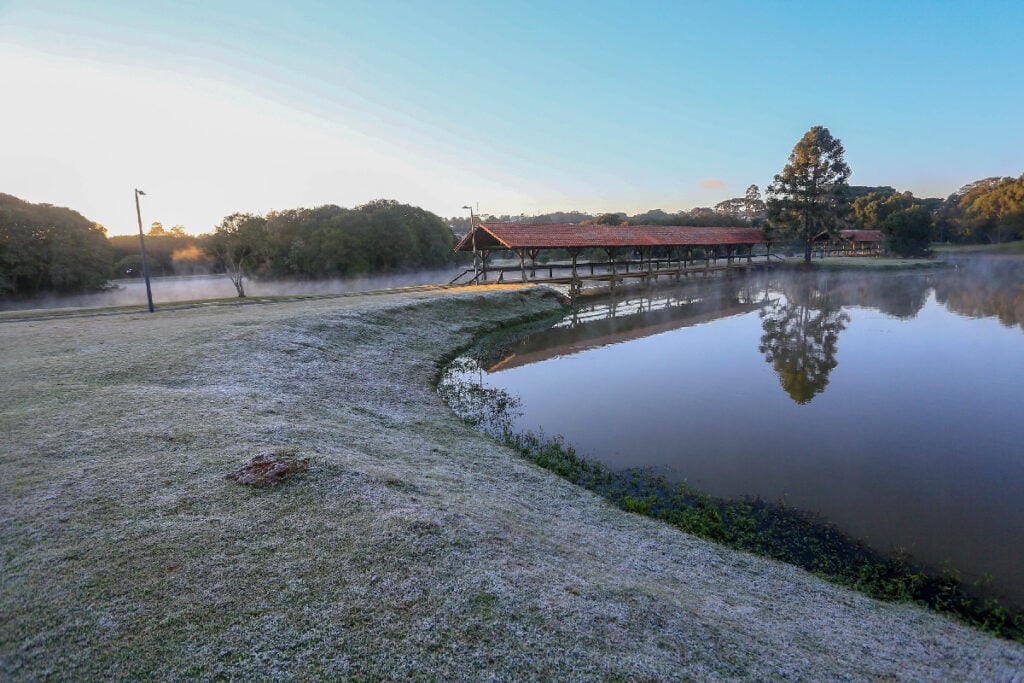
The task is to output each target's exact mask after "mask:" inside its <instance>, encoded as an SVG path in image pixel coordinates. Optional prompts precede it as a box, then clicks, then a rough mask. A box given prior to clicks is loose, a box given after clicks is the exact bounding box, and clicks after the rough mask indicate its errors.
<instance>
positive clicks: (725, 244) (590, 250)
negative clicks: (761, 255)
mask: <svg viewBox="0 0 1024 683" xmlns="http://www.w3.org/2000/svg"><path fill="white" fill-rule="evenodd" d="M761 244H763V245H765V247H766V249H765V255H766V258H767V257H768V256H769V254H770V246H771V245H770V243H769V242H768V241H767V240H766V239H765V238H764V235H763V234H762V233H761V231H760V230H758V229H757V228H746V227H730V228H701V227H693V226H680V225H583V224H577V223H481V224H479V225H477V226H475V227H474V228H473V229H472V230H471V231H470V232H469V233H468V234H467V235H466V236H465V237H463V238H462V239H461V240H460V241H459V243H458V244H457V245H456V247H455V250H456V251H468V252H472V253H473V268H472V270H467V271H465V272H464V273H463V274H462V275H460V276H459V277H457V278H455V280H453V282H455V281H458V280H459V279H461V278H462V277H463V276H465V275H467V274H468V273H470V272H472V273H473V277H472V279H470V280H469V282H470V283H476V284H479V283H482V282H485V281H487V280H488V279H489V277H491V276H495V277H496V279H497V281H498V282H502V281H505V280H506V278H510V279H515V280H518V281H520V282H527V281H544V282H557V283H563V284H569V285H570V287H571V288H573V289H578V288H579V287H580V286H581V285H582V281H583V280H584V279H588V280H604V281H607V282H608V283H609V284H611V285H612V286H615V284H616V283H617V282H620V281H621V280H622V279H623V278H625V277H638V278H656V277H657V276H658V275H675V276H676V277H679V276H680V275H682V274H685V273H687V272H692V271H704V272H708V271H711V270H717V269H724V268H731V267H736V266H738V265H740V264H739V261H738V260H739V259H741V258H744V257H745V258H746V265H747V266H750V265H753V249H754V247H755V246H756V245H761ZM496 252H506V253H508V254H510V255H511V256H513V257H518V260H519V264H518V265H511V266H510V265H493V264H492V263H491V258H492V256H493V255H494V254H495V253H496ZM542 252H549V253H548V256H549V260H547V262H545V263H543V264H542V265H540V266H538V265H537V259H538V257H539V256H540V255H541V254H542ZM698 253H699V258H700V260H703V265H702V266H701V265H699V264H698V261H697V260H695V255H697V254H698ZM594 256H598V257H599V258H598V259H596V260H595V259H594V258H592V257H594ZM581 257H582V258H583V261H582V262H581V261H580V259H581ZM602 257H603V258H602ZM723 257H724V259H725V264H724V265H719V263H718V260H719V258H723ZM527 260H529V265H527ZM712 264H714V265H712ZM631 269H632V270H631ZM538 271H540V272H541V273H543V272H544V271H547V276H546V277H544V276H543V275H542V276H541V277H538V276H537V273H538ZM516 276H518V277H516Z"/></svg>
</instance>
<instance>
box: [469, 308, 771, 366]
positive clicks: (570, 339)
mask: <svg viewBox="0 0 1024 683" xmlns="http://www.w3.org/2000/svg"><path fill="white" fill-rule="evenodd" d="M765 303H766V302H764V301H762V302H756V303H740V302H736V301H733V302H730V303H728V304H726V305H723V304H722V302H721V301H718V300H715V301H697V302H694V303H690V304H684V305H681V306H678V307H672V308H662V309H659V310H656V311H649V312H645V313H634V314H631V315H626V316H622V317H608V318H604V319H602V320H597V321H593V322H586V323H583V324H582V325H577V326H573V327H553V328H549V329H547V330H544V331H543V332H539V333H537V334H533V335H530V336H529V337H528V338H527V339H526V340H524V341H523V342H521V343H520V344H518V345H517V346H516V348H517V349H518V350H517V351H516V352H514V353H511V354H510V355H508V356H506V357H505V358H503V359H501V360H500V361H498V362H497V363H495V364H494V365H492V366H491V367H489V368H487V372H489V373H491V372H501V371H502V370H510V369H512V368H517V367H519V366H521V365H529V364H530V363H539V362H540V361H544V360H548V359H551V358H555V357H557V356H570V355H572V354H574V353H580V352H582V351H587V350H589V349H596V348H599V347H601V346H608V345H610V344H618V343H621V342H625V341H629V340H631V339H642V338H644V337H650V336H652V335H655V334H661V333H662V332H669V331H671V330H677V329H680V328H683V327H690V326H692V325H699V324H701V323H706V322H710V321H712V320H720V319H722V318H729V317H732V316H734V315H742V314H744V313H749V312H751V311H756V310H757V309H759V308H761V307H762V306H764V305H765Z"/></svg>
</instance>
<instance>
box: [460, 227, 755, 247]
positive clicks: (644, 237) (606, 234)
mask: <svg viewBox="0 0 1024 683" xmlns="http://www.w3.org/2000/svg"><path fill="white" fill-rule="evenodd" d="M474 233H475V235H474ZM474 238H475V243H476V248H477V249H558V248H590V247H683V246H714V245H730V244H765V243H766V242H767V240H766V239H765V238H764V235H763V234H762V232H761V231H760V230H759V229H757V228H739V227H731V228H699V227H694V226H684V225H583V224H579V223H481V224H480V225H478V226H477V227H476V228H474V229H473V230H472V231H471V232H470V233H469V234H467V235H466V236H465V237H463V238H462V239H461V240H460V241H459V243H458V245H456V247H455V250H456V251H472V250H473V244H474Z"/></svg>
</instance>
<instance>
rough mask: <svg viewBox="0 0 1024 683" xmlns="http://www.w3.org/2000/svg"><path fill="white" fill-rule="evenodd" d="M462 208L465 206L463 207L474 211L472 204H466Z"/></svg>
mask: <svg viewBox="0 0 1024 683" xmlns="http://www.w3.org/2000/svg"><path fill="white" fill-rule="evenodd" d="M462 208H463V209H469V210H470V211H472V210H473V207H472V206H464V207H462Z"/></svg>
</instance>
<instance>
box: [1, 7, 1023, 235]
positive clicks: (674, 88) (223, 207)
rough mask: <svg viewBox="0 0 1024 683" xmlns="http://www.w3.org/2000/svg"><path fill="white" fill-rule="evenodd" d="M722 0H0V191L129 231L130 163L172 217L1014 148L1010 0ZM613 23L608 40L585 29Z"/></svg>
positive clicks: (911, 164) (155, 206)
mask: <svg viewBox="0 0 1024 683" xmlns="http://www.w3.org/2000/svg"><path fill="white" fill-rule="evenodd" d="M154 7H155V8H156V9H154ZM741 7H742V10H743V11H739V12H738V11H736V8H731V9H730V8H728V7H726V8H724V9H723V8H712V7H709V6H703V5H695V6H689V7H665V6H662V5H660V4H656V3H646V2H640V3H638V4H636V6H635V7H633V6H631V8H630V9H629V10H628V11H627V10H626V9H625V8H622V7H619V6H617V5H616V4H615V3H602V2H597V3H584V4H580V5H578V6H577V3H574V2H569V3H567V4H565V5H552V6H549V7H543V6H540V7H533V8H520V9H518V10H515V11H513V10H511V9H509V8H507V7H504V6H502V5H495V4H490V3H483V4H482V5H480V4H467V3H461V2H451V3H438V4H437V5H434V6H432V7H430V8H429V9H427V8H423V7H420V6H406V5H403V6H400V7H391V6H390V5H387V4H385V5H383V6H380V5H379V4H378V3H370V2H366V3H364V2H361V1H360V0H351V1H350V2H346V3H345V4H344V5H343V6H336V7H335V6H332V7H328V6H322V5H317V4H310V3H303V2H299V3H298V5H297V6H296V7H278V6H263V5H256V6H252V7H250V6H249V5H247V4H243V3H233V2H222V3H213V4H211V5H203V6H195V7H193V6H190V5H177V4H175V3H163V2H158V3H157V4H156V5H153V6H141V5H132V6H130V7H124V6H121V5H120V4H118V3H111V2H107V1H104V0H99V1H98V2H96V3H91V4H90V5H88V6H85V5H76V4H74V3H68V2H66V0H39V1H38V2H33V3H29V2H25V1H23V0H14V1H13V2H8V3H5V4H3V5H0V65H2V68H0V92H3V93H5V95H6V96H7V97H5V100H6V101H7V102H9V103H13V106H6V107H4V108H3V109H0V192H5V193H9V194H13V195H15V196H18V197H20V198H22V199H25V200H28V201H32V202H45V203H50V204H55V205H58V206H68V207H70V208H72V209H75V210H77V211H79V212H80V213H82V214H83V215H85V216H86V217H88V218H89V219H91V220H94V221H96V222H98V223H100V224H102V225H104V226H105V227H106V228H107V230H108V234H112V235H113V234H127V233H131V232H134V231H136V230H137V225H136V222H135V213H134V202H133V201H132V189H133V188H135V187H138V188H140V189H144V190H145V191H146V192H147V197H146V198H145V199H144V204H143V221H144V226H148V225H149V224H150V223H151V222H153V221H159V222H161V223H162V224H163V225H164V226H165V227H168V228H169V227H171V226H173V225H182V226H184V228H185V229H186V230H187V231H188V232H190V233H192V234H197V233H202V232H207V231H209V230H211V229H212V228H213V227H214V226H215V225H216V224H217V223H219V222H220V220H221V219H222V218H223V217H224V216H226V215H228V214H231V213H235V212H253V213H266V212H267V211H270V210H274V209H277V210H283V209H291V208H297V207H311V206H317V205H323V204H338V205H341V206H349V207H351V206H357V205H360V204H364V203H366V202H368V201H372V200H374V199H380V198H387V199H395V200H398V201H400V202H403V203H407V204H412V205H417V206H422V207H423V208H425V209H428V210H430V211H433V212H434V213H437V214H438V215H441V216H446V217H447V216H461V215H462V214H463V213H464V212H463V211H462V210H461V207H462V206H463V205H465V204H467V203H472V204H473V205H474V206H476V205H477V204H479V206H480V210H481V211H483V212H484V213H489V214H494V215H500V214H506V213H507V214H512V215H518V214H521V213H525V214H534V213H542V212H549V211H569V210H580V211H587V212H590V213H595V214H597V213H603V212H611V211H624V212H627V213H638V212H642V211H646V210H650V209H663V210H666V211H677V210H681V209H689V208H693V207H696V206H713V205H714V204H716V203H717V202H719V201H722V200H724V199H727V198H730V197H738V196H742V195H743V193H744V191H745V189H746V187H747V186H748V185H750V184H757V185H758V186H759V187H760V188H761V189H762V191H763V190H764V189H765V187H766V185H767V184H768V183H770V182H771V179H772V176H773V175H774V174H775V173H778V172H779V171H780V170H781V169H782V166H783V165H785V163H786V160H787V158H788V155H789V152H790V151H791V150H792V147H793V145H794V144H795V143H796V141H797V140H798V139H799V137H800V136H801V135H802V134H803V132H804V131H806V130H807V129H808V128H809V127H810V126H811V125H817V124H821V125H825V126H828V127H829V128H830V130H831V131H832V132H833V134H834V135H836V136H837V137H839V138H840V139H841V140H843V143H844V145H845V146H846V150H847V160H848V161H849V162H850V165H851V167H852V168H853V176H852V178H851V183H854V184H863V185H892V186H894V187H896V189H897V190H900V191H903V190H910V191H912V192H914V193H915V194H916V195H918V196H942V197H944V196H947V195H948V194H949V193H950V192H952V191H954V190H955V189H957V188H958V187H960V186H961V185H963V184H964V183H968V182H971V181H974V180H977V179H979V178H982V177H987V176H993V175H1014V176H1016V175H1020V173H1021V172H1022V171H1024V155H1022V154H1021V152H1022V150H1024V134H1022V133H1021V127H1020V126H1019V125H1018V124H1017V112H1019V110H1020V109H1021V108H1024V95H1022V93H1021V92H1020V89H1012V88H1011V89H1007V88H1005V82H1004V81H1005V79H1009V78H1012V75H1013V73H1014V69H1016V71H1018V72H1019V70H1020V67H1019V66H1014V64H1018V65H1019V64H1020V63H1024V48H1022V47H1021V43H1020V41H1016V42H1012V41H1010V38H1011V37H1012V34H1013V29H1012V26H1013V24H1014V22H1013V20H1012V16H1011V15H1012V14H1013V13H1017V14H1020V15H1022V18H1024V11H1022V10H1021V9H1020V7H1019V6H1015V5H1013V4H1007V5H1006V6H1005V7H986V8H971V7H969V6H967V5H965V6H963V7H959V6H953V7H952V8H946V9H945V10H944V12H939V11H938V10H936V9H935V8H933V7H932V6H931V5H928V4H920V5H919V4H914V3H910V4H909V5H907V6H904V7H900V8H898V9H893V10H892V11H891V12H890V15H889V16H888V20H887V23H882V24H878V25H876V24H874V23H872V22H871V21H870V20H869V18H867V17H864V16H862V15H863V14H869V13H863V12H860V11H858V12H853V11H852V10H844V9H836V8H832V9H831V10H829V11H830V12H831V13H833V15H835V16H833V17H831V18H830V17H829V16H827V14H828V13H827V12H825V11H824V10H822V12H821V13H820V16H818V15H815V17H814V18H809V15H807V14H806V13H801V12H800V11H799V10H798V9H791V10H788V11H786V10H781V9H777V10H775V11H773V12H768V13H766V11H765V10H763V9H760V8H759V6H757V5H748V6H742V5H741ZM844 12H845V13H846V14H845V15H843V16H840V15H842V14H843V13H844ZM971 13H973V14H975V15H977V17H978V21H977V22H976V23H975V25H971V24H966V23H964V21H963V17H964V16H965V15H969V14H971ZM500 17H504V20H503V21H502V22H499V18H500ZM456 18H458V19H459V20H460V21H464V23H466V24H467V25H474V26H475V25H480V26H484V25H492V24H493V25H495V26H496V25H499V23H500V25H501V26H502V29H501V30H500V31H498V30H497V29H488V31H487V32H486V33H485V34H478V33H477V32H474V31H466V30H464V28H463V26H462V25H461V23H460V22H456V21H454V19H456ZM726 18H728V19H729V24H728V27H725V26H724V25H720V24H721V22H722V21H723V20H725V19H726ZM830 19H831V20H835V21H838V20H843V21H844V22H845V23H843V30H842V31H840V32H838V33H837V35H836V47H835V50H836V51H837V56H836V57H834V58H833V59H835V61H834V63H830V62H829V59H827V58H826V59H825V60H821V61H820V63H818V62H813V63H812V62H806V63H805V64H804V67H805V70H806V71H807V73H806V74H805V75H804V76H803V77H802V79H798V80H790V79H788V78H787V77H786V76H785V75H784V74H785V73H787V72H789V71H792V69H793V68H794V67H795V66H796V62H795V61H794V60H806V56H805V55H804V54H803V53H802V52H801V51H799V50H794V49H793V48H792V46H791V45H790V44H789V43H788V42H786V41H782V42H779V41H777V40H773V36H776V35H790V34H791V33H792V32H794V31H798V30H811V29H812V28H816V26H815V24H814V23H812V22H824V21H829V20H830ZM908 21H913V22H918V25H916V28H915V30H914V31H912V32H907V31H906V30H904V28H903V24H904V23H905V22H908ZM485 22H487V23H485ZM956 22H958V23H956ZM612 25H614V26H615V27H616V31H617V32H618V39H617V40H616V41H613V42H612V43H611V44H606V43H603V42H602V41H601V40H600V39H599V38H597V37H596V36H595V35H594V34H593V33H592V32H594V31H597V30H599V29H600V28H601V27H602V26H612ZM680 31H682V33H680ZM982 37H984V39H983V38H982ZM726 38H727V40H726ZM556 39H557V40H556ZM886 41H889V42H888V43H887V42H886ZM901 41H902V42H901ZM882 44H887V45H889V48H890V53H891V54H886V55H883V54H880V53H879V50H878V48H879V46H880V45H882ZM720 46H725V47H726V49H724V50H723V49H716V48H719V47H720ZM947 46H948V48H949V49H948V50H947ZM954 48H955V50H954ZM842 50H847V51H848V52H849V54H845V55H844V56H842V57H841V58H840V57H839V56H838V53H839V52H840V51H842ZM947 51H948V52H950V56H949V57H948V58H945V59H946V61H945V62H937V61H936V58H937V55H945V54H946V52H947ZM1017 58H1019V59H1017ZM1015 59H1017V61H1014V60H1015ZM899 60H902V61H899ZM993 64H1001V65H1003V66H1001V67H1000V68H1002V69H1004V70H1005V71H1006V73H1005V74H1003V78H999V77H998V70H995V71H994V70H993ZM886 69H887V70H886ZM908 69H910V70H912V71H910V73H913V74H914V75H913V76H908V75H907V73H908V71H907V70H908ZM824 75H829V76H831V77H832V78H833V79H834V80H835V83H829V82H827V80H825V81H823V80H822V78H823V76H824Z"/></svg>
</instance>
